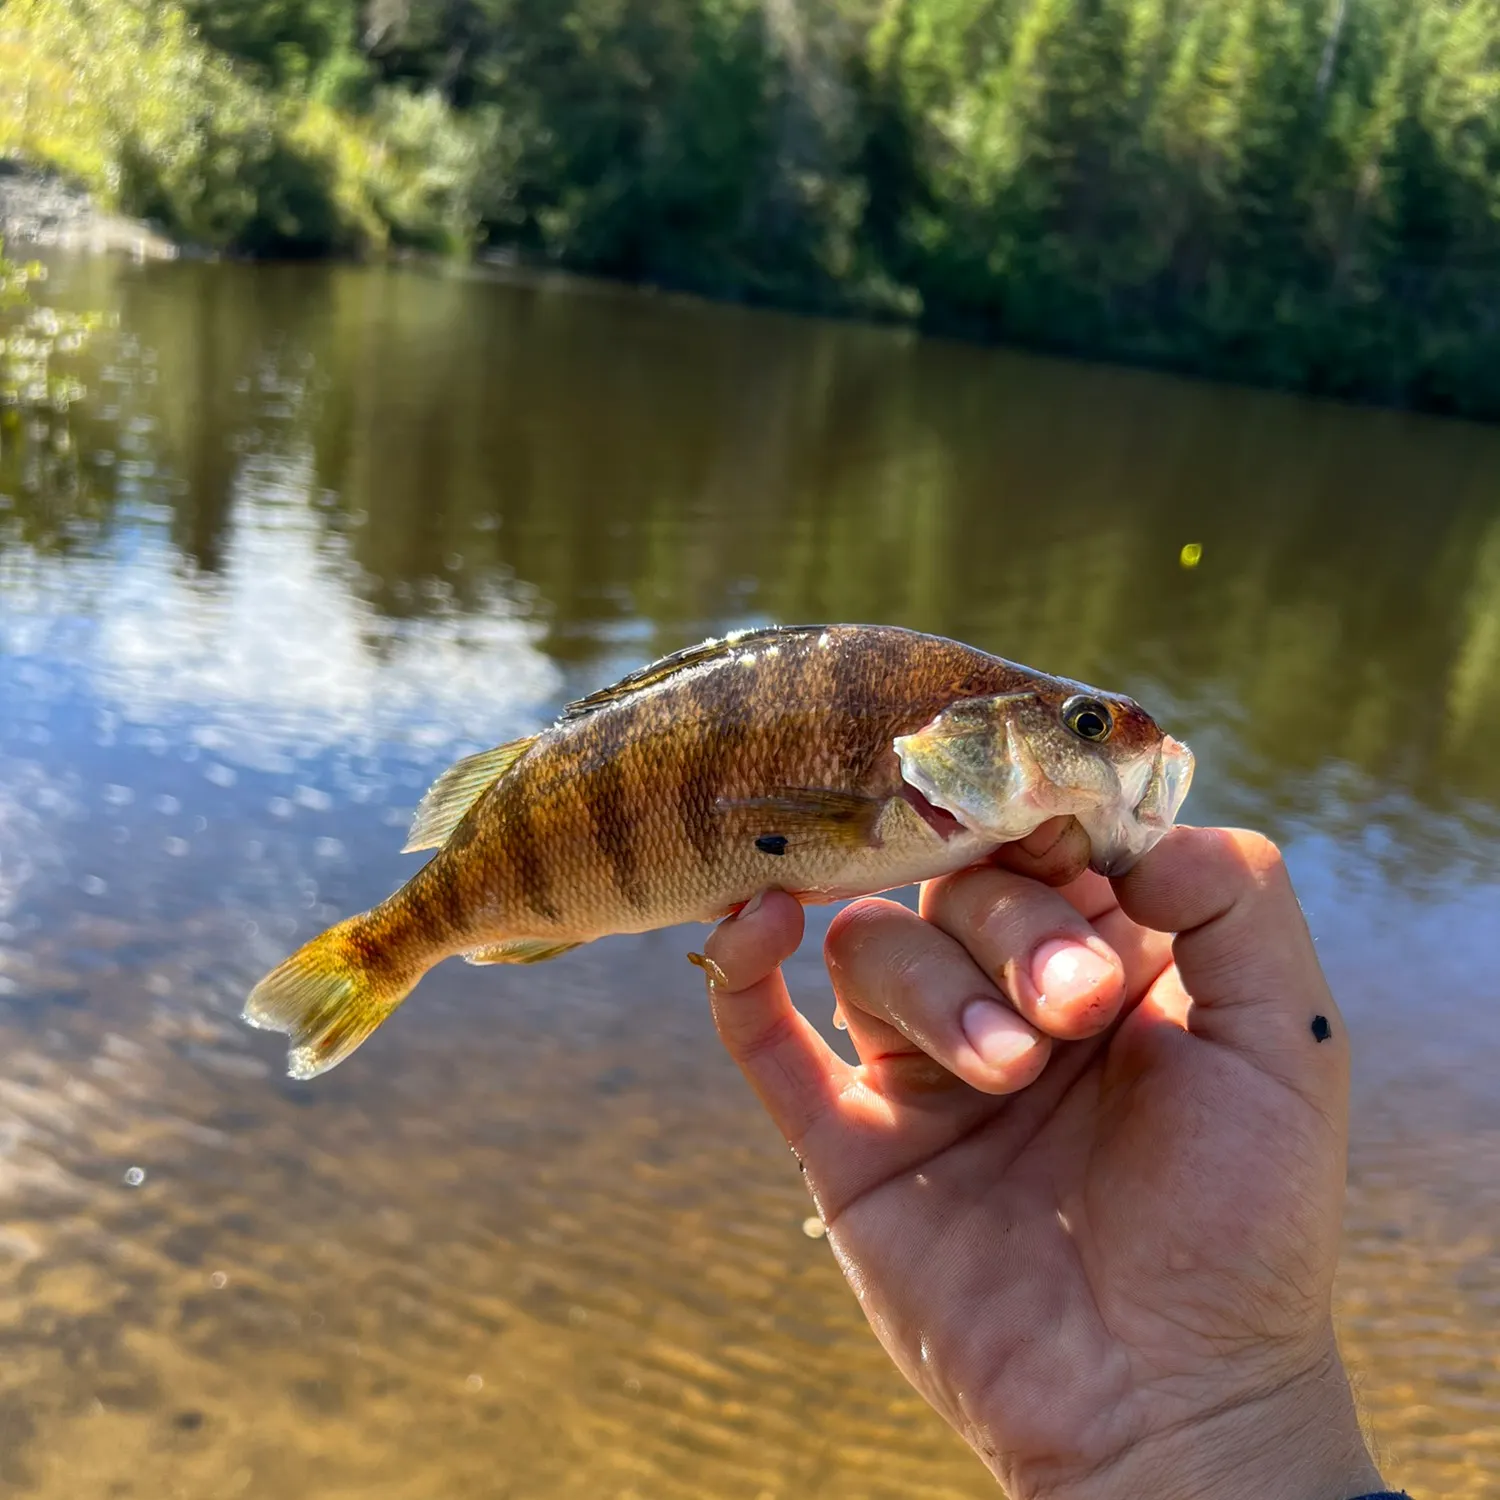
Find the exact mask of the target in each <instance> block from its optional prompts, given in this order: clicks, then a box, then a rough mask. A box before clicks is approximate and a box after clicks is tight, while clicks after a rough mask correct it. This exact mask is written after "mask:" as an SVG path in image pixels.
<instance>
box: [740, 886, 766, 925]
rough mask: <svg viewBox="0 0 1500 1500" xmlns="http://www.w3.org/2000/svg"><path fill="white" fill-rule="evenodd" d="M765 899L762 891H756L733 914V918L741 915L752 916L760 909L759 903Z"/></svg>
mask: <svg viewBox="0 0 1500 1500" xmlns="http://www.w3.org/2000/svg"><path fill="white" fill-rule="evenodd" d="M765 899H766V893H765V892H764V891H757V892H756V893H755V894H754V895H753V896H752V897H751V898H750V899H749V900H748V901H747V902H746V903H745V904H744V905H743V906H742V907H740V909H739V910H738V911H737V912H736V913H735V914H734V916H735V920H736V921H738V920H739V919H740V918H741V917H753V916H754V915H755V914H756V912H758V911H759V910H760V904H761V902H762V901H764V900H765Z"/></svg>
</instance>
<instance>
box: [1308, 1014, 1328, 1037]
mask: <svg viewBox="0 0 1500 1500" xmlns="http://www.w3.org/2000/svg"><path fill="white" fill-rule="evenodd" d="M1312 1034H1313V1040H1314V1041H1315V1042H1326V1041H1327V1040H1328V1038H1329V1037H1331V1036H1332V1035H1333V1027H1332V1026H1330V1025H1329V1024H1328V1017H1327V1016H1314V1017H1313V1018H1312Z"/></svg>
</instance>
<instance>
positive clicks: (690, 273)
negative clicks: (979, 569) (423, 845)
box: [0, 0, 1500, 413]
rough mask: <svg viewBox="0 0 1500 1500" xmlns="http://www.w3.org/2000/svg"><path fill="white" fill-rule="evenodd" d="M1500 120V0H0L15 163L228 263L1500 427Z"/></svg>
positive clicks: (1, 138)
mask: <svg viewBox="0 0 1500 1500" xmlns="http://www.w3.org/2000/svg"><path fill="white" fill-rule="evenodd" d="M194 22H196V26H197V28H198V29H195V28H194V25H193V24H192V23H194ZM1497 104H1500V0H305V3H303V0H296V3H294V0H180V3H179V0H7V3H5V5H4V7H3V9H0V150H3V149H11V150H15V151H17V152H19V153H20V154H22V155H25V156H28V157H30V158H33V159H41V160H45V161H50V162H53V163H55V164H57V165H59V166H61V167H62V168H64V169H65V170H68V171H71V172H73V173H74V174H76V175H79V176H81V177H83V178H84V180H86V181H88V182H89V183H91V184H92V185H94V186H95V187H96V188H99V189H101V190H103V191H104V192H106V193H107V194H108V195H110V196H111V198H112V201H116V202H118V203H120V204H121V205H122V206H123V207H126V208H127V209H131V210H133V211H136V212H146V213H150V214H153V215H155V216H157V217H159V218H160V219H162V220H163V222H164V223H165V224H166V225H167V226H168V227H170V228H171V229H173V230H174V231H176V232H177V233H179V234H183V235H185V236H187V237H189V238H192V239H196V240H201V241H203V242H205V243H209V244H213V245H223V246H228V247H233V248H236V249H241V250H247V251H250V252H252V253H261V254H270V253H285V252H288V251H294V252H305V251H310V250H349V249H355V248H362V247H366V246H375V247H378V246H379V245H381V244H382V243H384V242H385V241H386V240H387V239H394V240H396V241H397V242H400V243H404V244H411V245H417V246H422V247H425V248H430V249H447V250H460V249H466V248H469V247H472V246H474V245H476V244H481V245H482V244H484V243H486V242H488V243H491V244H501V245H506V246H514V247H518V248H520V249H521V250H522V251H524V252H527V253H531V254H534V255H537V256H540V257H543V258H546V259H548V260H552V261H555V262H558V263H561V264H565V265H568V266H573V267H577V268H581V269H585V270H591V271H597V272H602V273H605V274H610V275H617V276H624V277H630V278H637V279H642V280H648V281H655V282H660V283H665V284H668V285H672V286H678V287H687V288H694V289H698V290H702V291H706V292H710V293H713V294H715V295H720V296H727V297H740V298H749V299H759V300H768V301H774V302H778V303H782V304H791V305H798V306H806V307H822V308H828V309H837V308H854V309H859V310H865V311H870V310H874V311H879V312H883V313H891V314H896V315H900V316H910V317H918V318H921V319H922V320H924V321H925V322H926V323H927V324H928V325H929V326H933V327H936V328H940V329H944V330H949V331H954V332H960V333H967V334H978V335H982V336H987V337H999V338H1005V339H1010V340H1014V341H1019V342H1023V343H1028V344H1033V345H1038V346H1043V347H1053V348H1061V349H1066V350H1076V351H1080V352H1091V353H1100V354H1105V355H1109V356H1113V357H1120V358H1125V359H1129V360H1137V361H1145V362H1154V363H1163V364H1172V365H1176V366H1179V367H1182V368H1186V369H1192V370H1197V371H1202V372H1207V373H1212V374H1223V375H1231V376H1237V377H1242V378H1249V379H1253V380H1257V381H1267V382H1274V383H1279V384H1285V385H1291V386H1296V387H1302V388H1311V389H1315V390H1322V391H1329V392H1333V393H1340V394H1362V395H1373V396H1376V397H1380V398H1385V399H1394V400H1406V401H1416V402H1421V403H1424V404H1430V405H1435V406H1438V407H1442V408H1448V409H1454V410H1462V411H1472V412H1487V413H1500V359H1497V358H1496V355H1497V353H1500V350H1497V347H1496V341H1497V318H1496V315H1495V314H1494V312H1493V311H1492V304H1493V303H1494V301H1495V296H1494V293H1495V290H1496V285H1497V282H1496V277H1497V273H1500V186H1497V185H1500V172H1497V170H1496V168H1497V166H1500V108H1497Z"/></svg>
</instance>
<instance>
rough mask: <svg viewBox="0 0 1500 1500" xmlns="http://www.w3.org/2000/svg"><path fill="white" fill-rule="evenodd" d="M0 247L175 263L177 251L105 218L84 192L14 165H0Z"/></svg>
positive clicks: (134, 224) (159, 238) (157, 236)
mask: <svg viewBox="0 0 1500 1500" xmlns="http://www.w3.org/2000/svg"><path fill="white" fill-rule="evenodd" d="M0 242H3V243H4V244H5V245H8V246H11V247H12V248H15V247H18V246H26V245H36V246H42V247H46V248H52V249H59V250H73V251H89V252H94V253H119V254H124V255H129V256H132V257H134V258H135V259H136V260H175V259H176V258H177V256H178V255H179V254H181V249H182V247H180V246H178V245H177V244H175V243H174V242H173V241H172V240H171V239H169V238H168V237H167V236H166V235H164V234H162V233H161V231H160V230H158V229H156V228H155V227H153V226H152V225H150V224H148V223H147V222H146V221H145V220H144V219H132V218H129V217H127V216H125V215H123V214H116V213H110V212H109V211H108V210H106V209H103V208H101V207H100V206H99V205H98V204H97V203H96V202H95V201H94V199H93V197H92V195H91V194H90V193H89V192H88V191H87V190H86V189H84V188H82V187H79V186H77V185H76V184H73V183H69V182H66V181H65V180H64V179H63V178H61V177H60V176H58V175H57V174H56V173H55V172H48V171H45V170H43V169H39V168H35V167H29V166H27V165H26V164H24V163H22V162H18V161H14V160H9V161H7V160H0Z"/></svg>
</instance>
